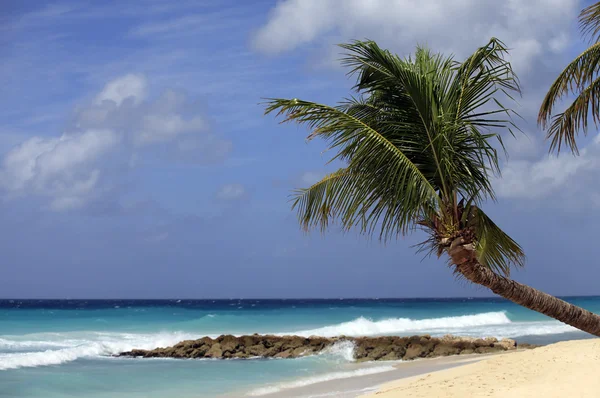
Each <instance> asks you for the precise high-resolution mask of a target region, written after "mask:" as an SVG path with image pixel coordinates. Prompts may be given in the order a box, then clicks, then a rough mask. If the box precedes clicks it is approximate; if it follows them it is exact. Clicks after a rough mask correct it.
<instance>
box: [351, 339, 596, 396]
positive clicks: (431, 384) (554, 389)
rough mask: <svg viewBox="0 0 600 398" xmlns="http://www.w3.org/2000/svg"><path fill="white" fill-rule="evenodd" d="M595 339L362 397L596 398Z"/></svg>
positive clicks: (496, 359) (497, 359)
mask: <svg viewBox="0 0 600 398" xmlns="http://www.w3.org/2000/svg"><path fill="white" fill-rule="evenodd" d="M599 374H600V340H598V339H593V340H577V341H566V342H560V343H556V344H551V345H548V346H545V347H540V348H537V349H534V350H528V351H518V352H512V353H506V354H500V355H495V356H493V357H490V358H487V359H485V360H482V361H478V362H476V363H472V364H467V365H464V366H458V367H453V368H451V369H446V370H441V371H438V372H434V373H427V374H422V375H419V376H414V377H409V378H404V379H401V380H397V381H394V382H390V383H388V384H384V385H383V386H381V387H380V388H379V390H378V391H377V392H375V393H369V394H367V395H363V397H364V398H367V397H370V398H400V397H402V398H409V397H411V398H437V397H440V398H441V397H443V398H466V397H469V398H477V397H496V398H505V397H512V398H522V397H523V398H525V397H527V398H529V397H531V398H533V397H544V398H553V397H556V398H559V397H560V398H563V397H577V398H584V397H590V398H592V397H598V396H600V377H599V376H598V375H599Z"/></svg>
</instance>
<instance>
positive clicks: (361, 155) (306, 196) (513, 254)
mask: <svg viewBox="0 0 600 398" xmlns="http://www.w3.org/2000/svg"><path fill="white" fill-rule="evenodd" d="M341 47H343V48H344V49H345V50H347V54H346V57H345V58H343V59H342V62H343V65H345V66H347V67H349V69H350V72H349V74H350V75H354V76H356V77H357V83H356V86H355V91H356V94H357V95H356V96H355V97H351V98H349V99H346V100H344V101H343V102H341V103H339V104H338V105H337V106H334V107H332V106H327V105H322V104H318V103H314V102H308V101H302V100H299V99H268V102H267V104H266V111H265V113H266V114H268V113H271V112H277V114H278V115H283V116H284V120H283V122H292V121H293V122H297V123H300V124H304V125H307V126H308V127H309V128H310V129H311V130H312V132H311V134H310V135H309V139H312V138H316V137H321V138H324V139H325V140H326V141H327V142H328V144H329V150H331V152H333V153H334V155H333V156H332V160H337V161H340V162H341V163H342V164H343V165H344V166H345V167H343V168H340V169H339V170H337V171H335V172H333V173H331V174H329V175H327V176H325V177H324V178H323V179H322V180H321V181H319V182H317V183H316V184H314V185H312V186H311V187H309V188H306V189H300V190H297V191H295V193H294V194H293V198H292V202H293V209H296V210H297V212H298V217H299V221H300V223H301V224H302V226H303V227H304V228H305V229H307V230H310V229H312V228H314V227H320V228H321V229H322V230H325V229H327V227H329V226H330V225H331V224H332V223H333V222H334V221H338V222H339V223H340V224H341V226H342V228H343V229H345V230H348V229H351V228H354V227H356V228H358V229H359V230H360V231H361V232H362V233H365V234H367V235H369V236H376V237H378V238H379V239H381V240H383V241H388V240H390V239H393V238H396V237H398V236H399V235H403V234H406V233H408V232H411V231H413V230H415V229H417V228H421V229H424V230H425V231H426V232H427V233H428V239H427V240H426V241H425V242H423V243H422V244H421V246H420V249H421V250H426V251H430V252H433V253H436V254H437V255H438V257H439V256H441V255H443V254H444V253H445V254H447V255H448V257H449V262H450V265H451V267H452V268H453V270H454V272H455V273H456V274H457V275H459V276H462V277H464V278H466V279H468V280H469V281H471V282H473V283H476V284H479V285H482V286H485V287H487V288H489V289H490V290H491V291H493V292H494V293H496V294H498V295H500V296H502V297H504V298H506V299H508V300H511V301H513V302H515V303H517V304H520V305H522V306H524V307H527V308H529V309H532V310H535V311H538V312H541V313H543V314H545V315H548V316H550V317H553V318H555V319H558V320H559V321H562V322H564V323H567V324H569V325H572V326H574V327H576V328H578V329H581V330H584V331H586V332H588V333H591V334H594V335H597V336H600V316H598V315H596V314H594V313H592V312H589V311H587V310H584V309H582V308H579V307H576V306H574V305H572V304H570V303H567V302H565V301H563V300H560V299H558V298H555V297H553V296H550V295H548V294H546V293H543V292H541V291H539V290H536V289H534V288H531V287H529V286H526V285H523V284H521V283H518V282H515V281H513V280H511V279H509V273H510V269H511V267H512V266H522V265H523V264H524V259H525V257H524V253H523V250H522V249H521V247H520V246H519V244H517V243H516V242H515V241H514V240H513V239H512V238H510V237H509V236H508V235H507V234H506V233H504V232H503V231H502V230H501V229H500V228H499V227H498V226H497V225H496V224H495V223H494V222H493V221H492V220H491V219H490V218H489V217H488V216H487V215H486V214H485V213H484V211H483V210H482V209H481V207H480V206H481V204H482V203H483V202H484V201H485V200H487V199H492V200H493V199H494V191H493V189H492V186H491V182H490V180H491V176H492V175H493V174H495V173H496V174H498V173H499V167H498V155H497V151H496V149H495V147H494V146H493V145H492V141H493V139H495V138H498V139H499V138H500V136H499V134H498V133H497V132H494V131H496V130H498V129H502V128H508V129H509V130H510V129H511V128H513V127H514V124H513V123H512V121H511V113H512V111H511V110H510V109H509V108H507V107H505V106H504V105H502V103H501V102H500V99H498V98H497V97H501V100H502V101H510V100H512V97H511V94H513V93H515V92H516V93H518V92H519V84H518V80H517V78H516V76H515V75H514V74H513V71H512V69H511V66H510V64H509V63H508V62H507V61H505V60H504V56H505V55H506V54H507V50H506V47H505V46H504V44H503V43H502V42H500V41H499V40H497V39H491V40H490V41H489V43H488V44H487V45H485V46H484V47H481V48H479V49H478V50H477V51H475V53H473V54H472V55H471V56H469V57H468V58H467V59H466V60H464V61H463V62H462V63H460V62H456V61H454V60H453V59H452V58H449V57H444V56H443V55H441V54H433V53H431V52H430V51H428V50H426V49H423V48H418V49H417V51H416V54H415V57H414V59H412V58H408V59H402V58H400V57H398V56H397V55H395V54H392V53H390V52H389V51H387V50H383V49H381V48H380V47H379V46H378V45H377V44H376V43H374V42H372V41H356V42H353V43H350V44H345V45H342V46H341ZM283 122H282V123H283ZM494 142H495V141H494ZM500 144H501V140H500Z"/></svg>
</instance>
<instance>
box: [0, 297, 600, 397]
mask: <svg viewBox="0 0 600 398" xmlns="http://www.w3.org/2000/svg"><path fill="white" fill-rule="evenodd" d="M564 299H566V300H567V301H570V302H573V303H575V304H577V305H580V306H583V307H585V308H586V309H589V310H591V311H593V312H596V313H600V297H567V298H564ZM252 333H261V334H262V333H264V334H267V333H268V334H297V335H303V336H310V335H319V336H337V335H347V336H375V335H415V334H430V335H432V336H441V335H444V334H449V333H450V334H454V335H460V336H478V337H485V336H495V337H498V338H502V337H509V338H514V339H516V340H517V341H518V342H528V343H536V344H547V343H552V342H556V341H561V340H570V339H578V338H585V337H588V336H587V335H585V334H584V333H582V332H578V331H576V330H575V329H573V328H571V327H569V326H567V325H564V324H561V323H559V322H557V321H554V320H551V319H549V318H547V317H545V316H543V315H540V314H537V313H535V312H532V311H529V310H526V309H523V308H521V307H519V306H517V305H514V304H512V303H509V302H507V301H505V300H502V299H492V298H485V299H479V298H472V299H471V298H462V299H455V298H453V299H370V300H364V299H327V300H291V299H288V300H283V299H282V300H237V299H236V300H0V397H2V398H8V397H10V398H25V397H27V398H67V397H70V398H72V397H93V398H120V397H127V398H142V397H144V398H158V397H160V398H170V397H176V398H204V397H219V396H229V397H244V396H263V395H264V396H267V397H268V396H277V393H283V392H286V393H287V394H288V395H289V394H290V391H293V389H295V388H298V387H302V386H307V385H311V384H314V383H320V382H323V381H327V380H336V379H340V380H342V379H350V378H354V377H356V376H359V375H366V374H376V373H383V372H388V371H391V370H392V369H393V368H392V366H391V365H392V364H389V363H385V362H377V363H374V364H356V363H353V362H352V346H351V345H349V344H340V345H338V346H335V347H334V348H333V349H331V350H329V351H328V352H325V353H322V354H320V355H316V356H313V357H306V358H299V359H251V360H176V359H131V358H114V357H111V355H112V354H117V353H119V352H121V351H126V350H130V349H132V348H142V349H150V348H155V347H160V346H168V345H173V344H175V343H177V342H179V341H181V340H185V339H196V338H199V337H202V336H211V337H216V336H218V335H221V334H234V335H241V334H252ZM268 394H271V395H268ZM292 396H293V394H292Z"/></svg>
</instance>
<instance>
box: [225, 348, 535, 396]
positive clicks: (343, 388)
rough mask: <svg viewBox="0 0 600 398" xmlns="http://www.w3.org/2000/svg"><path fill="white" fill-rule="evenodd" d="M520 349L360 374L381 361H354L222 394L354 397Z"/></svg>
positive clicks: (426, 360)
mask: <svg viewBox="0 0 600 398" xmlns="http://www.w3.org/2000/svg"><path fill="white" fill-rule="evenodd" d="M520 351H522V350H514V351H503V352H497V353H489V354H467V355H453V356H446V357H437V358H420V359H415V360H411V361H390V363H388V364H387V366H390V367H391V369H390V370H388V371H381V372H376V373H373V374H369V373H368V371H367V372H365V373H366V374H360V371H361V370H365V369H371V368H378V367H381V366H382V363H381V362H378V363H375V362H363V363H354V364H353V365H352V367H351V368H350V369H349V370H348V377H340V378H335V379H332V380H322V381H318V379H316V378H307V379H294V380H289V381H287V382H280V383H274V384H268V385H263V386H260V387H258V388H253V389H251V390H245V391H238V392H237V393H234V394H226V395H223V396H221V397H222V398H233V397H238V398H239V397H240V396H247V397H252V396H254V397H265V398H271V397H273V398H274V397H277V398H308V397H311V398H318V397H336V398H351V397H352V398H353V397H357V396H362V395H364V394H366V393H371V392H376V391H377V390H378V389H380V388H381V387H382V386H384V385H386V384H387V383H390V382H393V381H395V380H398V379H406V378H411V377H414V376H419V375H423V374H427V373H431V372H438V371H443V370H446V369H451V368H455V367H461V366H464V365H468V364H472V363H476V362H479V361H483V360H486V359H489V358H491V357H495V356H499V355H506V354H509V353H516V352H520ZM523 351H524V350H523ZM384 366H385V365H384ZM353 371H354V372H356V373H357V374H353V375H352V376H350V373H352V372H353ZM330 374H337V372H332V373H325V374H324V376H327V375H330ZM309 380H311V381H310V384H307V385H302V383H303V382H309Z"/></svg>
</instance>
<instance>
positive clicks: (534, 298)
mask: <svg viewBox="0 0 600 398" xmlns="http://www.w3.org/2000/svg"><path fill="white" fill-rule="evenodd" d="M447 252H448V254H449V255H450V258H451V259H452V262H453V263H454V265H455V266H456V272H458V273H459V274H461V275H463V276H464V277H465V278H467V279H468V280H470V281H471V282H473V283H476V284H478V285H481V286H485V287H487V288H488V289H490V290H491V291H492V292H494V293H496V294H497V295H499V296H502V297H504V298H505V299H507V300H510V301H512V302H514V303H516V304H519V305H522V306H523V307H526V308H529V309H530V310H534V311H537V312H540V313H542V314H544V315H547V316H549V317H551V318H554V319H556V320H559V321H561V322H563V323H566V324H567V325H571V326H573V327H575V328H577V329H579V330H582V331H584V332H587V333H590V334H593V335H595V336H599V337H600V315H597V314H594V313H593V312H590V311H588V310H585V309H583V308H581V307H577V306H576V305H573V304H570V303H567V302H566V301H564V300H561V299H559V298H556V297H554V296H551V295H549V294H546V293H544V292H542V291H539V290H537V289H534V288H532V287H529V286H527V285H523V284H522V283H519V282H515V281H513V280H511V279H508V278H506V277H504V276H502V275H498V274H496V273H495V272H493V271H491V270H490V269H488V268H486V267H484V266H483V265H481V264H480V263H479V261H478V260H477V256H476V253H475V249H474V246H473V244H472V243H468V244H465V242H464V240H463V239H462V238H458V239H455V240H454V241H453V242H452V244H451V245H450V247H449V248H448V249H447Z"/></svg>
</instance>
